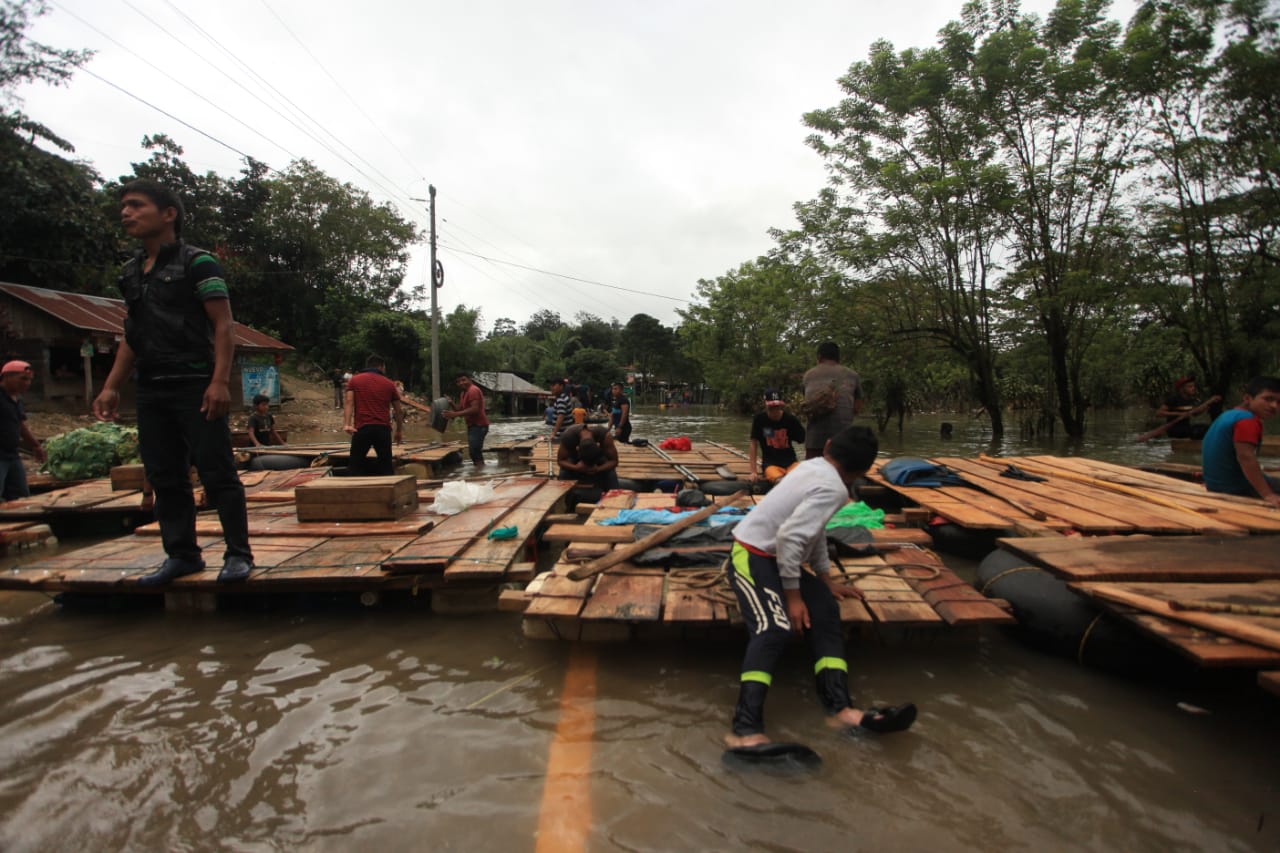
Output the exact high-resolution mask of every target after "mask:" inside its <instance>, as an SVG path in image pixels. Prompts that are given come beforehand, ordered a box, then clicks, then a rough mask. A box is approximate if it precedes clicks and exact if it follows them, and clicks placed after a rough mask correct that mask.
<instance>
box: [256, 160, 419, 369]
mask: <svg viewBox="0 0 1280 853" xmlns="http://www.w3.org/2000/svg"><path fill="white" fill-rule="evenodd" d="M267 183H268V188H269V193H270V194H269V197H268V198H267V199H266V201H265V202H264V203H263V204H262V206H261V208H260V209H259V211H258V216H257V219H256V231H257V233H258V235H259V238H260V239H261V240H262V241H263V242H262V244H261V247H260V249H261V251H262V254H261V255H259V256H258V257H259V259H260V260H261V262H262V263H263V264H264V266H265V269H264V270H263V271H264V272H270V274H271V275H272V277H273V280H272V282H271V283H272V287H271V288H270V289H269V291H268V292H267V293H265V294H263V296H264V300H263V304H260V305H256V306H255V310H256V311H263V312H264V313H266V312H270V314H271V316H273V317H274V318H275V320H274V321H275V323H276V324H277V327H278V328H279V329H280V332H281V334H282V335H283V336H284V338H285V340H288V341H293V342H295V344H297V343H300V344H302V345H303V346H304V347H307V346H308V345H310V347H312V348H313V349H314V351H316V352H320V351H322V350H323V349H324V343H323V342H325V341H333V340H337V339H338V338H339V337H340V336H341V334H342V333H343V332H344V331H345V330H346V329H347V328H348V326H349V324H350V322H351V318H353V317H357V316H359V315H360V314H362V313H364V312H365V311H369V310H371V309H378V308H382V309H385V308H386V307H388V306H390V307H391V308H402V307H404V306H403V304H402V303H403V294H402V293H401V292H400V291H399V287H400V284H401V283H402V282H403V280H404V268H405V264H406V263H407V261H408V252H407V247H408V245H409V244H410V243H412V242H413V241H414V240H416V239H417V229H416V228H415V227H414V226H413V224H412V223H410V222H408V221H406V220H404V219H402V218H401V217H400V216H399V215H398V214H397V213H396V211H395V210H394V208H392V207H391V205H389V204H375V203H374V202H373V200H372V199H371V198H370V197H369V195H368V194H367V193H365V192H364V191H363V190H360V189H357V188H356V187H354V186H352V185H351V184H345V183H340V182H338V181H337V180H335V179H333V178H331V177H329V176H328V175H326V174H324V173H323V172H321V171H320V170H318V169H317V168H316V167H315V166H313V165H312V164H310V163H308V162H307V161H305V160H301V161H298V162H295V163H293V164H291V165H290V166H289V169H288V171H286V172H285V173H284V174H282V175H280V176H278V177H276V178H273V179H270V180H269V181H268V182H267Z"/></svg>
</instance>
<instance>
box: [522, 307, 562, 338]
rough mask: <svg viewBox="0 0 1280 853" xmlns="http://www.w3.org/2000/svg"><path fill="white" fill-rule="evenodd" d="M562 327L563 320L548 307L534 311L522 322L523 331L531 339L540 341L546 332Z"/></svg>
mask: <svg viewBox="0 0 1280 853" xmlns="http://www.w3.org/2000/svg"><path fill="white" fill-rule="evenodd" d="M563 327H564V321H562V320H561V319H560V315H559V314H558V313H557V312H555V311H552V310H550V309H549V308H544V309H542V310H541V311H537V312H535V313H534V315H533V316H532V317H530V318H529V320H528V322H526V323H525V324H524V333H525V335H527V336H528V337H530V338H532V339H533V340H535V341H540V340H542V339H543V338H544V337H546V335H547V333H548V332H554V331H555V330H556V329H560V328H563Z"/></svg>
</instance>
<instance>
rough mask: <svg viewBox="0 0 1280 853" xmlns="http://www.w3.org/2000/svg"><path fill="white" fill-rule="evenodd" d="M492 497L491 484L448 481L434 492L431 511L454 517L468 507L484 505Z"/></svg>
mask: <svg viewBox="0 0 1280 853" xmlns="http://www.w3.org/2000/svg"><path fill="white" fill-rule="evenodd" d="M491 497H493V483H468V482H467V481H466V480H450V481H449V482H447V483H445V484H444V486H442V487H441V489H440V491H438V492H436V500H435V503H433V504H432V505H431V511H432V512H435V513H439V514H440V515H454V514H455V513H459V512H462V511H463V510H464V509H466V508H467V507H469V506H472V505H473V504H478V503H484V502H485V501H487V500H489V498H491Z"/></svg>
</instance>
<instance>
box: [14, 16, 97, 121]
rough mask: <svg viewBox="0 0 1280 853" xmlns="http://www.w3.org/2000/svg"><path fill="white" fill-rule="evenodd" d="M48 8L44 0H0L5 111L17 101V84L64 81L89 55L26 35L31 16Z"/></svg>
mask: <svg viewBox="0 0 1280 853" xmlns="http://www.w3.org/2000/svg"><path fill="white" fill-rule="evenodd" d="M48 11H49V4H48V3H46V2H44V0H0V107H3V108H4V109H6V110H8V109H10V108H12V106H13V105H14V104H16V103H17V102H18V100H19V99H18V96H17V95H16V94H15V92H14V90H15V89H16V88H17V87H18V86H20V85H22V84H24V83H48V84H50V85H55V86H56V85H60V84H62V83H66V82H67V81H68V80H70V79H71V76H72V75H73V74H75V71H76V69H77V68H80V67H81V66H83V65H84V64H85V63H86V62H88V61H89V59H90V57H92V56H93V51H91V50H68V49H62V48H56V47H51V46H49V45H47V44H43V43H41V42H38V41H35V40H33V39H31V38H28V37H27V34H26V32H27V28H28V27H29V26H31V21H32V19H33V18H39V17H41V16H42V15H44V14H46V13H47V12H48ZM12 115H13V114H12V113H10V116H12Z"/></svg>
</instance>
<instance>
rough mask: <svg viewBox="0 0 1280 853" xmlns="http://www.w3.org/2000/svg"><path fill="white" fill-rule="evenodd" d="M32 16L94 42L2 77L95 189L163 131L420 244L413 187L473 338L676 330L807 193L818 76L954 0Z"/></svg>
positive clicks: (327, 6)
mask: <svg viewBox="0 0 1280 853" xmlns="http://www.w3.org/2000/svg"><path fill="white" fill-rule="evenodd" d="M51 5H52V9H51V12H50V14H49V15H47V16H45V17H44V18H41V19H39V20H38V21H37V22H36V25H35V26H34V27H33V28H32V30H31V31H30V35H32V36H33V37H34V38H36V39H37V40H39V41H43V42H45V43H47V44H51V45H54V46H57V47H69V48H71V47H74V48H80V47H87V48H91V49H93V50H95V51H96V52H97V54H96V56H95V57H94V59H93V60H92V61H91V62H90V63H89V65H88V66H87V71H89V72H93V74H96V75H98V77H94V76H91V75H90V74H89V73H86V71H82V72H80V73H78V74H77V75H76V78H75V80H74V81H73V82H72V83H71V85H70V86H69V87H65V88H53V87H48V86H37V87H28V88H26V89H23V90H22V91H21V94H22V96H23V98H24V101H25V104H24V109H25V110H26V112H27V113H28V114H29V115H31V116H32V117H33V118H35V119H36V120H38V121H41V122H43V123H45V124H46V125H48V126H49V127H50V128H51V129H53V130H54V131H55V132H56V133H58V134H60V135H61V136H63V137H64V138H66V139H68V140H70V141H71V142H72V143H73V144H75V146H76V156H78V157H81V158H83V159H85V160H88V161H89V162H91V163H92V164H93V165H94V166H95V167H96V168H97V169H98V170H99V172H100V173H101V174H102V175H103V176H104V177H106V178H109V179H114V178H117V177H119V176H120V175H121V174H123V173H125V172H128V171H129V165H128V164H129V163H130V162H134V161H138V160H141V159H145V155H144V152H143V151H142V149H141V147H140V142H141V139H142V137H143V136H144V135H145V134H154V133H166V134H168V135H170V136H171V137H173V138H174V139H176V140H177V141H178V142H179V143H180V144H181V145H182V146H183V147H184V148H185V149H186V157H185V159H186V161H187V163H188V164H189V165H190V166H191V167H192V168H194V169H196V170H197V171H206V170H213V171H215V172H217V173H219V174H221V175H224V176H232V175H235V174H236V173H237V172H238V171H239V169H240V166H241V161H240V156H239V155H238V154H237V153H235V151H233V150H231V149H232V148H233V149H236V150H238V151H242V152H245V153H247V154H250V155H252V156H254V157H255V158H257V159H259V160H262V161H265V162H266V163H267V164H269V165H270V166H272V167H274V168H277V169H284V168H286V167H287V166H288V164H289V162H290V161H291V160H292V159H294V158H307V159H309V160H311V161H312V162H314V163H316V164H317V165H318V166H319V167H320V168H321V169H323V170H324V171H325V172H327V173H328V174H330V175H332V176H334V177H336V178H338V179H340V180H343V181H349V182H351V183H352V184H354V185H356V186H358V187H360V188H362V189H364V190H366V191H368V192H369V193H370V194H371V195H372V196H373V197H374V198H376V199H378V200H379V201H390V202H392V203H394V204H395V205H396V206H397V207H398V208H399V210H400V212H401V214H402V215H403V216H405V217H407V218H410V219H413V220H415V221H417V222H418V223H419V224H420V225H421V226H422V228H423V231H424V233H425V230H426V223H427V215H426V208H425V205H424V204H421V203H418V202H415V201H412V200H411V199H413V198H415V197H420V198H425V197H426V196H427V187H428V184H434V185H435V186H436V188H437V191H438V196H437V216H438V230H439V235H440V237H439V240H440V247H441V248H440V258H441V260H442V261H443V263H444V265H445V269H446V283H445V287H444V288H443V289H442V290H441V291H440V292H439V293H440V305H441V308H442V310H443V311H445V312H446V313H447V312H448V311H450V310H452V309H453V308H454V307H455V306H457V305H458V304H464V305H467V306H468V307H471V308H479V309H480V311H481V314H482V325H483V327H484V328H485V329H486V330H487V329H489V328H491V327H492V325H493V323H494V321H495V320H497V319H498V318H500V317H509V318H512V319H514V320H516V321H517V322H518V323H523V322H524V321H525V320H526V319H528V317H529V316H530V315H532V314H533V313H534V312H536V311H539V310H542V309H550V310H552V311H556V312H559V313H560V315H561V317H562V318H563V319H564V320H565V321H566V322H569V321H572V319H573V317H574V315H575V314H576V313H577V312H579V311H586V312H589V313H591V314H595V315H597V316H600V317H603V318H604V319H606V320H608V319H611V318H616V319H617V320H618V321H620V322H623V323H625V322H626V321H627V320H628V319H629V318H630V317H631V316H632V315H634V314H636V313H641V312H643V313H646V314H650V315H652V316H655V317H657V318H658V319H659V320H661V321H663V322H664V323H667V324H669V325H675V324H676V323H677V322H678V318H677V316H676V313H675V311H676V309H677V308H680V307H683V306H685V305H686V304H688V303H687V300H690V299H691V298H692V297H693V293H694V288H695V285H696V283H697V281H698V279H700V278H707V279H710V278H715V277H716V276H719V275H722V274H724V273H725V272H727V271H729V270H732V269H735V268H736V267H737V266H738V265H739V264H741V263H743V262H745V261H748V260H752V259H754V258H756V257H758V256H760V255H761V254H764V253H765V252H767V251H768V250H769V249H770V248H771V246H772V241H771V240H770V239H769V236H768V234H767V231H768V229H769V228H771V227H775V226H777V227H788V226H790V225H791V224H793V223H794V219H793V216H792V213H791V207H792V205H793V204H794V203H795V202H797V201H800V200H805V199H808V198H811V197H812V196H813V195H814V194H815V193H816V192H817V191H818V189H820V188H821V187H822V185H823V182H824V172H823V167H822V162H821V160H820V159H819V158H818V156H817V155H816V154H814V153H813V152H812V151H811V150H810V149H809V148H808V147H807V146H806V145H805V144H804V138H805V136H806V130H805V128H804V126H803V124H802V122H801V116H802V115H803V114H804V113H805V112H807V111H809V110H813V109H817V108H822V107H828V106H831V105H833V104H835V103H836V102H837V101H838V100H839V97H840V90H839V87H838V86H837V84H836V79H837V78H838V77H839V76H841V75H842V74H843V73H844V72H845V71H846V70H847V69H848V67H849V65H850V64H851V63H853V62H855V61H858V60H862V59H865V58H866V56H867V51H868V49H869V47H870V45H871V43H872V42H873V41H875V40H877V39H881V38H884V39H888V40H889V41H890V42H892V43H893V44H894V45H895V47H898V48H905V47H925V46H929V45H932V44H933V43H934V42H935V38H936V34H937V31H938V30H939V29H940V28H941V27H942V26H943V25H944V24H945V23H946V22H947V21H949V20H951V19H953V18H956V17H958V16H959V13H960V9H961V6H962V3H961V0H897V2H866V0H843V2H835V0H804V2H796V3H782V2H779V1H778V0H772V2H758V0H734V2H730V0H721V1H720V2H699V0H681V2H674V1H672V2H669V1H668V0H649V2H645V3H637V2H624V0H596V2H586V0H580V2H568V0H496V1H495V2H484V0H477V2H471V3H457V2H453V3H441V2H435V0H419V2H409V0H363V2H360V3H355V4H352V3H341V4H339V3H336V2H333V0H200V2H193V0H52V3H51ZM1052 5H1053V3H1052V2H1051V1H1050V0H1024V2H1023V4H1022V6H1023V9H1024V10H1025V11H1032V12H1039V13H1044V12H1047V11H1048V10H1049V9H1051V8H1052ZM1133 6H1134V3H1133V2H1129V0H1119V2H1117V3H1116V4H1115V5H1114V6H1113V14H1114V16H1116V17H1118V18H1120V19H1121V20H1127V19H1128V16H1129V15H1130V14H1131V13H1132V10H1133ZM99 78H101V79H99ZM126 92H127V93H131V94H132V95H133V96H136V97H137V98H142V99H145V100H146V101H148V102H149V103H150V104H152V105H154V107H152V106H146V105H144V104H143V103H141V102H139V101H138V100H136V99H135V98H134V97H131V96H130V94H126ZM156 108H158V109H159V110H163V111H164V112H167V113H170V114H171V115H172V116H173V117H170V116H168V115H164V114H163V113H162V112H160V111H158V110H157V109H156ZM175 117H176V118H175ZM176 119H181V121H178V120H176ZM182 122H186V123H187V124H189V125H192V126H194V127H195V128H198V129H199V131H202V132H203V133H206V134H208V135H209V136H212V137H216V138H217V139H218V140H221V142H223V143H225V144H226V146H230V148H228V147H225V146H224V145H220V144H218V143H217V142H214V141H212V140H210V139H208V138H206V137H205V136H202V135H201V133H200V132H197V130H193V129H192V128H191V127H188V126H184V124H183V123H182ZM467 253H470V254H467ZM477 255H480V256H485V257H486V258H491V259H493V260H485V259H483V258H481V257H477ZM426 257H427V248H426V246H425V243H424V244H423V245H422V246H417V247H414V250H413V260H412V262H411V264H410V266H409V269H408V283H412V284H420V283H422V282H424V281H425V278H426V272H427V266H428V265H427V263H426ZM500 262H501V263H500ZM513 264H514V265H521V266H514V265H513ZM522 267H530V268H536V269H537V270H545V271H547V272H549V273H556V274H559V275H548V274H544V273H541V272H535V271H533V270H531V269H525V268H522ZM563 276H568V277H572V278H577V279H587V280H590V281H592V282H597V284H587V283H583V282H580V281H573V280H571V278H565V277H563ZM231 284H232V288H233V290H232V292H233V295H234V287H235V283H234V282H232V283H231ZM605 285H608V286H605ZM628 291H640V293H634V292H628ZM780 310H785V308H784V307H781V306H780Z"/></svg>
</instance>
